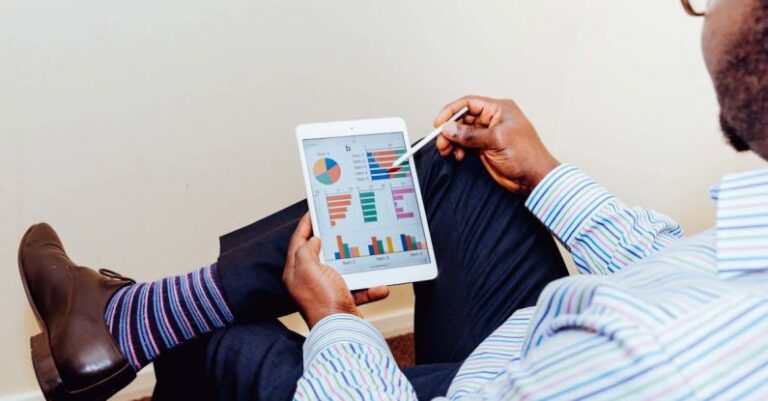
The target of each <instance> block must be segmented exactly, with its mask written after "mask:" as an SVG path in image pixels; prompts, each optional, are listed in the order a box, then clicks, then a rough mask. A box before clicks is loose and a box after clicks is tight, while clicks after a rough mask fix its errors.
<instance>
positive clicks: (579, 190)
mask: <svg viewBox="0 0 768 401" xmlns="http://www.w3.org/2000/svg"><path fill="white" fill-rule="evenodd" d="M613 199H614V197H613V195H612V194H611V193H610V192H608V191H607V190H605V188H603V187H601V186H600V185H599V184H598V183H597V182H595V180H593V179H592V178H591V177H589V176H588V175H586V174H585V173H584V172H582V171H581V170H580V169H579V168H578V167H576V166H574V165H572V164H568V163H566V164H562V165H560V166H558V167H557V168H555V169H554V170H552V171H550V172H549V174H547V176H546V177H544V179H543V180H541V182H540V183H539V185H537V186H536V188H534V190H533V192H531V195H530V196H529V197H528V200H527V201H526V202H525V206H526V207H527V208H528V209H529V210H530V211H531V212H532V213H533V214H534V215H535V216H536V217H537V218H538V219H539V220H540V221H541V222H542V223H544V225H545V226H547V228H549V230H550V231H552V232H553V233H554V234H555V235H556V236H557V238H558V239H560V241H562V242H563V244H565V245H568V244H569V241H570V240H571V239H572V238H573V237H574V236H575V235H576V234H577V233H579V232H580V231H581V228H582V227H583V226H584V224H586V223H587V222H588V221H589V220H590V219H591V218H592V217H593V216H594V215H595V214H596V213H598V212H599V211H600V210H601V209H602V207H603V206H604V205H606V204H607V203H608V202H611V201H612V200H613Z"/></svg>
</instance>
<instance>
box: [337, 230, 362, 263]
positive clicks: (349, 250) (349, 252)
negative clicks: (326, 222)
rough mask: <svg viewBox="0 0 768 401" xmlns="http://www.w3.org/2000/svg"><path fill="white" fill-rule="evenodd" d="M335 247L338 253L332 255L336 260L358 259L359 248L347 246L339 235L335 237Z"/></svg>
mask: <svg viewBox="0 0 768 401" xmlns="http://www.w3.org/2000/svg"><path fill="white" fill-rule="evenodd" d="M336 246H337V247H338V249H339V251H338V252H336V253H335V254H334V256H336V260H339V259H349V258H359V257H360V248H358V247H356V246H353V247H350V246H349V244H347V243H346V242H344V239H343V238H342V237H341V235H337V236H336Z"/></svg>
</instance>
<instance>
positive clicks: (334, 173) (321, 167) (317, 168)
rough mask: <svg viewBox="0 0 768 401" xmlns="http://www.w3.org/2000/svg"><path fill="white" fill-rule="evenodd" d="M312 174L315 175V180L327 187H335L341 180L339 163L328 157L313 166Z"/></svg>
mask: <svg viewBox="0 0 768 401" xmlns="http://www.w3.org/2000/svg"><path fill="white" fill-rule="evenodd" d="M312 172H313V173H314V174H315V178H317V180H318V181H320V182H321V183H323V184H325V185H333V184H335V183H336V181H338V180H339V178H341V167H339V163H336V160H333V159H329V158H327V157H324V158H322V159H320V160H318V161H316V162H315V164H314V166H312Z"/></svg>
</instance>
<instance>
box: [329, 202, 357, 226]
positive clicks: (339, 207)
mask: <svg viewBox="0 0 768 401" xmlns="http://www.w3.org/2000/svg"><path fill="white" fill-rule="evenodd" d="M325 202H326V205H328V217H329V218H330V219H331V226H335V225H336V223H337V222H338V221H340V220H344V219H346V218H347V213H348V211H349V206H350V205H352V194H337V195H326V196H325Z"/></svg>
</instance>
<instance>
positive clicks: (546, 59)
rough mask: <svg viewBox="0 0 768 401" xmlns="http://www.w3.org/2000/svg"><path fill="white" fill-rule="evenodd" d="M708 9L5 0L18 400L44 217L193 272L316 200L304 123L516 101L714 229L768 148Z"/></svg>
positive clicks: (9, 308)
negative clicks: (224, 240)
mask: <svg viewBox="0 0 768 401" xmlns="http://www.w3.org/2000/svg"><path fill="white" fill-rule="evenodd" d="M699 24H700V22H698V21H695V20H693V19H690V18H687V17H686V16H684V14H683V12H682V9H681V7H680V5H679V2H678V1H677V0H665V1H648V2H639V1H635V2H626V1H615V0H583V1H562V0H536V1H528V0H513V1H510V0H503V1H502V0H497V1H473V2H467V1H456V0H449V1H446V0H441V1H436V0H434V1H406V0H397V1H352V0H349V1H340V0H337V1H333V0H326V1H302V2H299V1H291V0H279V1H278V0H274V1H266V0H260V1H253V0H247V1H246V0H220V1H208V0H206V1H201V0H184V1H181V0H171V1H150V0H139V1H132V2H117V1H93V0H71V1H66V2H64V1H42V0H0V266H2V269H0V305H2V314H1V315H0V316H1V317H2V320H3V323H4V329H3V334H2V339H3V341H0V361H2V363H0V395H3V394H10V393H14V392H18V391H23V390H27V389H31V388H33V387H34V386H35V384H34V379H33V375H32V370H31V367H30V366H29V362H28V359H29V357H28V351H27V341H28V339H27V338H28V337H29V335H31V334H34V333H35V332H36V327H35V325H34V322H33V320H32V315H31V313H30V311H29V309H28V307H27V305H26V301H25V300H24V298H23V294H22V290H21V286H20V284H19V280H18V276H17V273H16V260H15V253H16V246H17V241H18V239H19V237H20V235H21V234H22V233H23V231H24V229H25V228H26V227H27V226H28V225H29V224H31V223H34V222H37V221H41V220H44V221H48V222H50V223H52V224H53V225H54V226H55V227H56V228H57V229H59V230H60V233H61V234H62V236H63V238H64V239H65V241H66V245H67V248H68V250H69V251H70V252H71V255H72V256H73V257H74V258H75V259H76V260H78V261H81V262H83V263H86V264H89V265H92V266H103V267H109V268H113V269H116V270H119V271H121V272H124V273H126V274H128V275H131V276H134V277H136V278H137V279H140V280H149V279H153V278H156V277H159V276H161V275H167V274H175V273H180V272H184V271H187V270H189V269H192V268H195V267H197V266H200V265H202V264H204V263H207V262H210V261H212V260H214V258H215V257H216V252H217V242H216V237H217V235H218V234H220V233H223V232H226V231H229V230H232V229H235V228H237V227H238V226H241V225H244V224H246V223H249V222H251V221H253V220H254V219H257V218H259V217H261V216H264V215H266V214H268V213H269V212H271V211H273V210H275V209H277V208H280V207H281V206H283V205H285V204H287V203H289V202H293V201H295V200H297V199H299V198H301V197H302V196H303V188H302V182H301V177H300V170H299V165H298V159H297V153H296V146H295V144H294V140H293V127H294V126H295V125H296V124H298V123H300V122H312V121H318V120H334V119H350V118H363V117H381V116H402V117H403V118H405V119H406V121H408V123H409V124H410V129H411V131H412V136H413V137H414V138H415V137H417V136H418V135H419V134H420V133H423V132H426V131H427V130H428V129H429V126H430V122H431V120H432V118H433V116H434V115H435V114H436V112H437V111H438V109H439V107H440V106H441V105H442V104H443V103H445V102H447V101H449V100H451V99H453V98H455V97H457V96H460V95H463V94H466V93H478V94H487V95H491V96H505V97H506V96H511V97H514V98H516V99H517V100H518V101H519V103H520V104H521V105H522V106H523V107H524V109H525V110H526V111H527V112H528V113H529V115H530V117H531V118H532V119H533V121H534V122H535V123H536V125H537V127H538V129H539V131H540V132H541V135H542V136H543V137H544V140H545V141H546V143H548V144H549V145H550V146H551V148H552V149H553V151H554V152H555V153H556V154H557V155H558V156H559V157H560V158H561V159H562V160H568V161H572V162H575V163H577V164H579V165H581V166H582V167H583V168H585V169H586V170H587V171H588V172H590V173H592V174H593V175H594V176H596V177H597V178H598V179H599V180H600V181H602V182H603V183H604V184H605V185H606V186H608V187H609V188H611V189H613V190H615V191H616V192H617V193H618V194H619V195H620V196H622V197H624V198H625V199H626V200H628V201H630V202H632V203H636V204H642V205H646V206H651V207H654V208H657V209H659V210H661V211H663V212H666V213H668V214H671V215H673V216H675V217H676V218H678V219H679V220H680V221H681V222H682V223H683V224H684V226H685V227H686V228H687V230H688V231H689V232H691V231H697V230H701V229H702V228H704V227H707V226H708V225H710V224H711V223H712V220H713V218H712V213H713V208H712V205H711V204H710V202H709V201H708V200H707V198H706V190H707V187H708V186H709V185H710V184H712V183H713V182H715V181H716V180H717V178H718V176H720V175H721V174H723V173H725V172H728V171H731V170H738V169H744V168H751V167H753V166H757V165H759V164H760V163H758V162H757V161H756V160H755V159H754V158H751V157H749V156H737V155H735V154H734V153H733V152H731V151H729V150H728V149H727V148H726V147H725V146H724V145H722V140H721V139H720V136H719V133H718V132H717V127H716V118H715V117H716V104H715V101H714V98H713V93H712V90H711V88H710V84H709V82H708V78H707V76H706V74H705V70H704V67H703V65H702V63H701V62H700V55H699V49H698V29H699V27H700V25H699ZM407 293H408V290H407V289H405V290H402V293H401V294H400V296H398V297H396V298H397V299H396V300H395V301H394V302H395V303H396V304H397V303H398V302H399V304H400V305H402V304H407V302H409V298H408V296H407ZM396 306H397V305H390V306H385V307H384V309H387V308H394V307H396Z"/></svg>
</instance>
